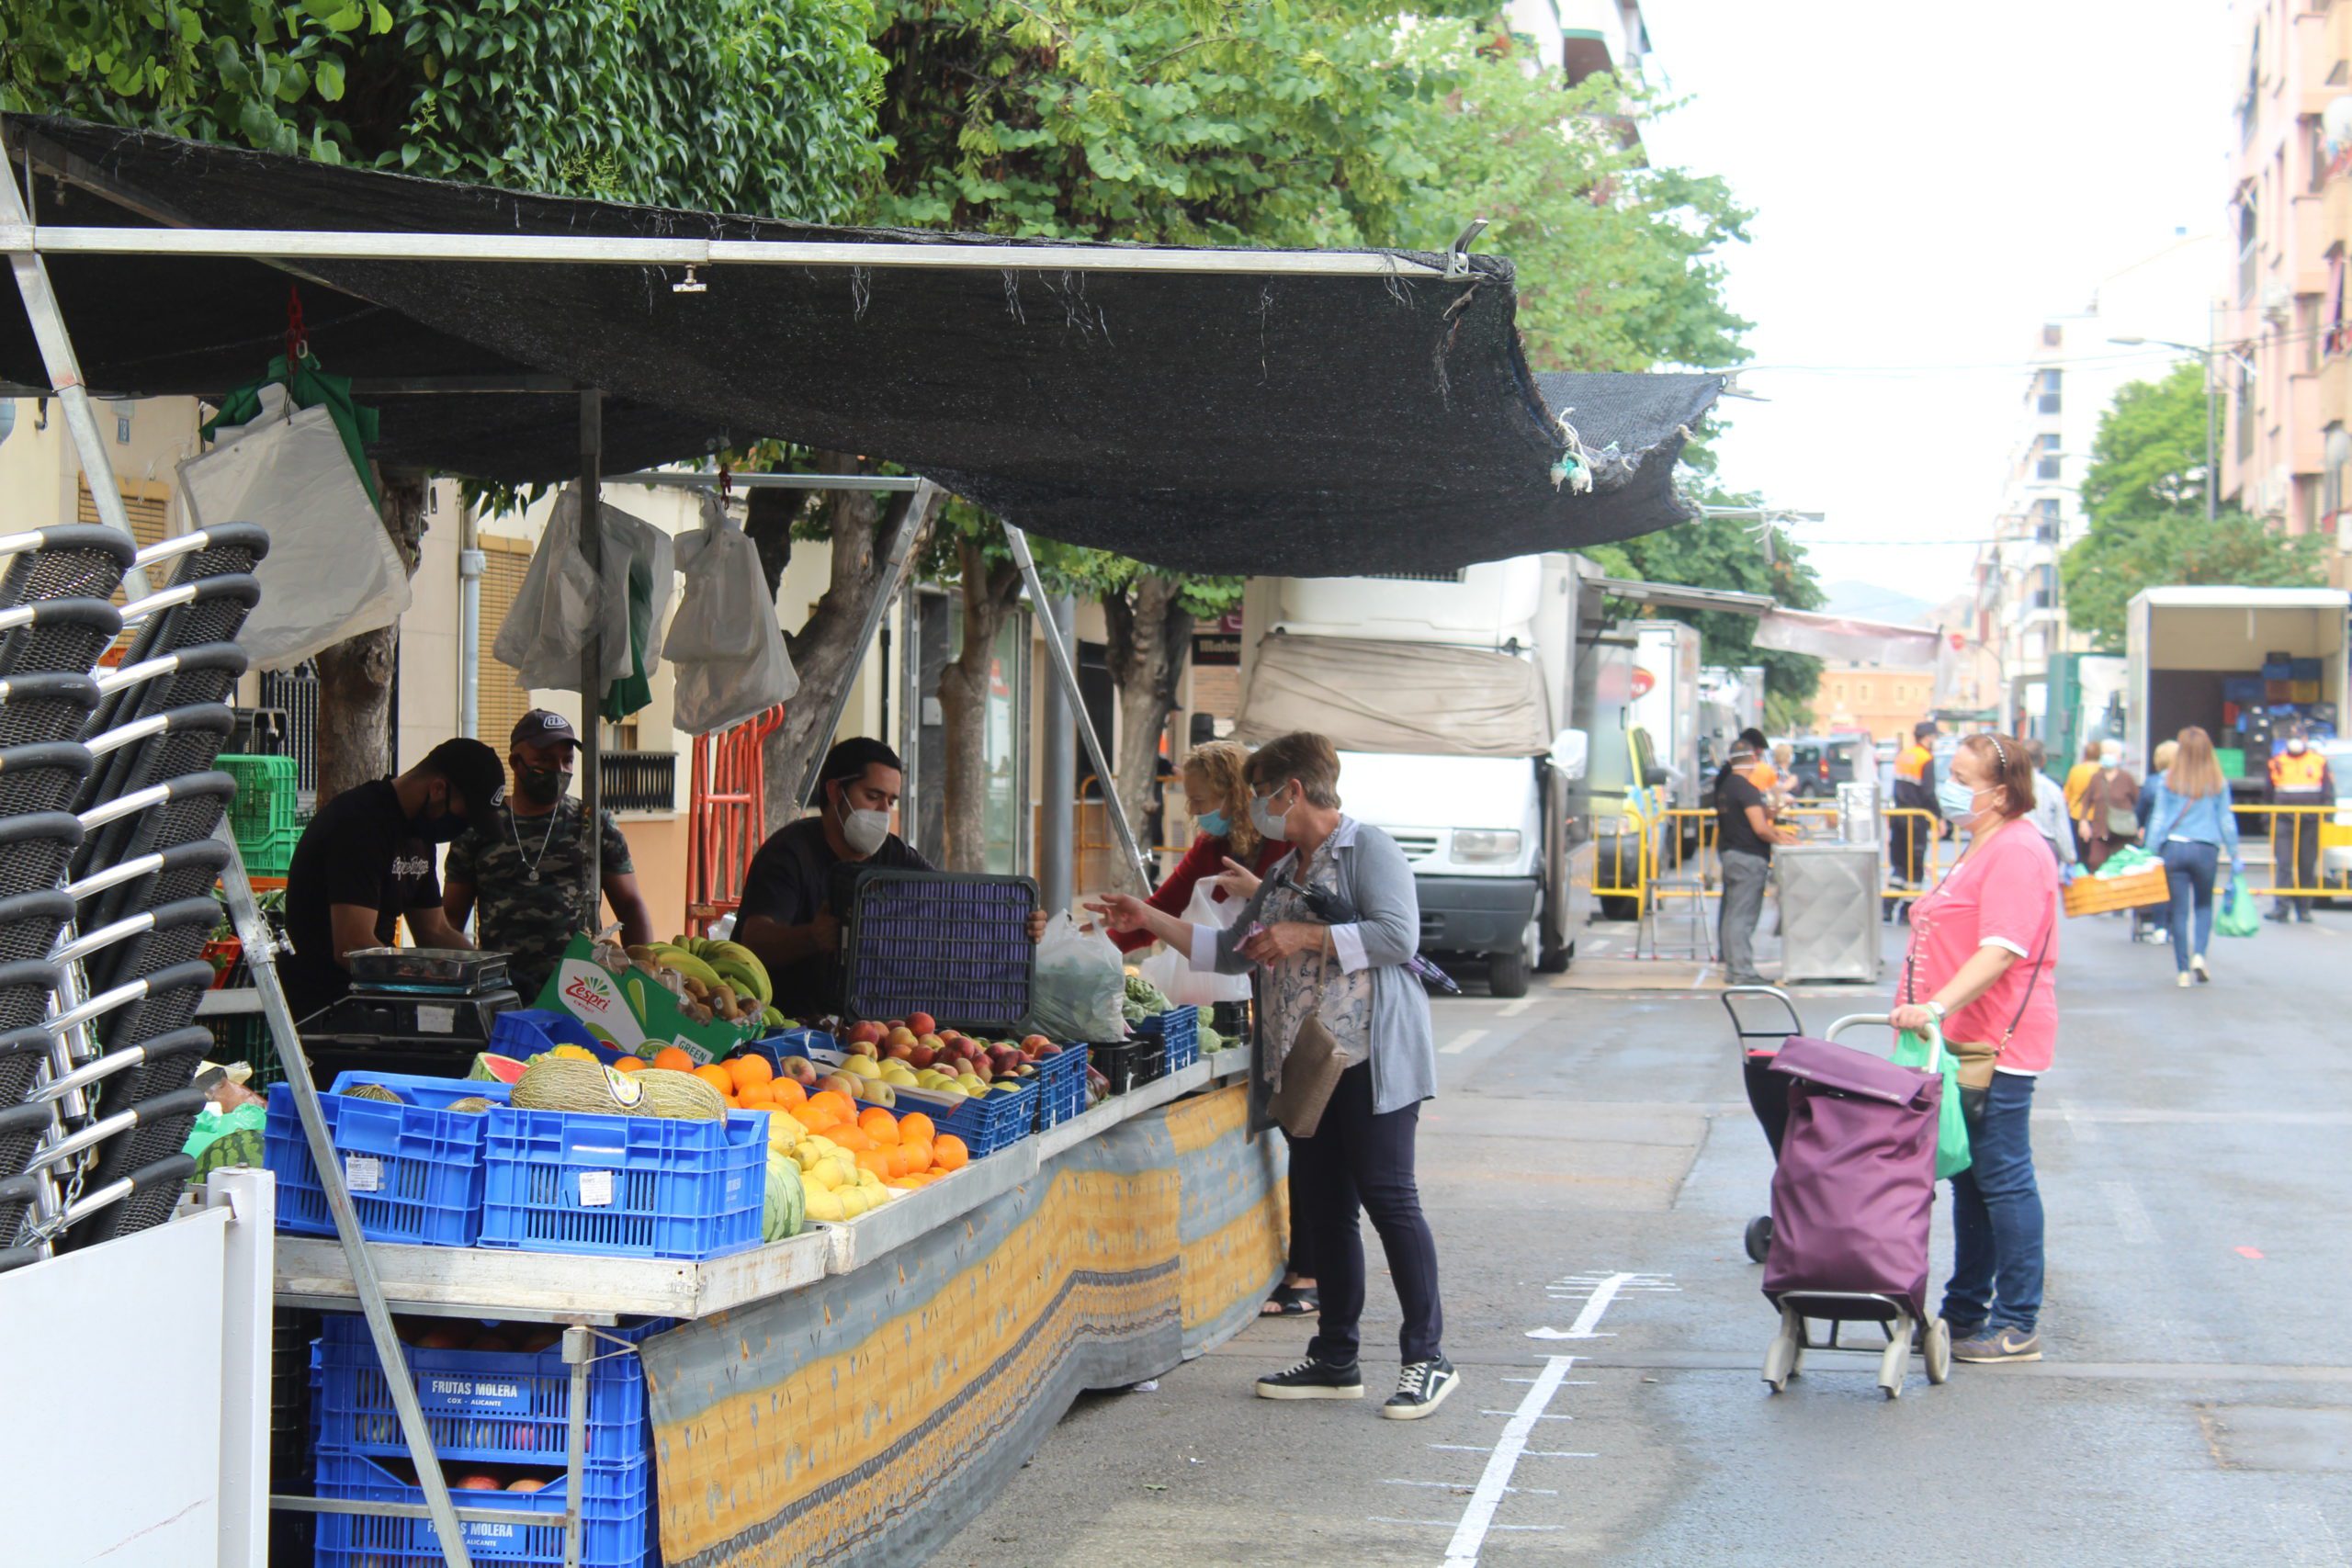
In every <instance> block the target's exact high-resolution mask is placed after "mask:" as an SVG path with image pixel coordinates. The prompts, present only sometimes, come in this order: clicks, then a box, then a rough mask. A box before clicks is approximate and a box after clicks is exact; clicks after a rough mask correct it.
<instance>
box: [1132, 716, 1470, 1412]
mask: <svg viewBox="0 0 2352 1568" xmlns="http://www.w3.org/2000/svg"><path fill="white" fill-rule="evenodd" d="M1249 782H1250V821H1251V823H1252V824H1253V825H1254V826H1255V827H1256V828H1257V829H1258V831H1259V833H1260V834H1261V836H1262V837H1265V838H1268V839H1275V840H1281V841H1282V842H1283V843H1286V844H1289V845H1290V846H1291V852H1290V853H1288V854H1287V855H1284V856H1283V858H1282V859H1281V860H1280V861H1277V862H1276V863H1274V866H1273V868H1272V870H1271V871H1269V872H1268V873H1267V874H1266V877H1265V880H1264V881H1263V882H1262V883H1261V884H1260V885H1259V887H1258V891H1257V892H1256V893H1255V894H1254V895H1252V896H1251V897H1250V902H1249V903H1248V904H1247V905H1246V906H1244V908H1242V911H1241V913H1240V914H1239V915H1238V916H1237V917H1235V919H1234V921H1233V923H1232V925H1231V926H1229V927H1227V928H1226V929H1224V930H1222V931H1220V930H1218V929H1216V928H1215V927H1212V926H1188V925H1186V924H1184V923H1183V922H1182V920H1179V919H1176V918H1175V917H1173V916H1171V915H1169V914H1167V913H1166V912H1164V911H1162V910H1159V909H1155V908H1152V907H1151V906H1150V905H1149V904H1148V903H1146V902H1145V901H1144V900H1143V899H1141V898H1137V897H1133V896H1131V895H1126V894H1109V895H1106V896H1105V897H1103V900H1102V902H1100V903H1097V904H1091V905H1089V906H1088V908H1091V909H1092V910H1093V911H1094V912H1095V913H1096V914H1098V915H1101V916H1102V917H1103V919H1105V921H1107V922H1108V923H1109V924H1110V925H1111V927H1112V928H1113V929H1114V930H1116V931H1138V930H1141V931H1150V932H1151V933H1152V934H1153V935H1154V936H1157V937H1158V938H1159V940H1160V941H1162V942H1166V943H1168V945H1169V946H1170V947H1172V948H1174V949H1176V950H1177V951H1178V952H1180V953H1184V954H1186V955H1187V956H1188V957H1189V958H1190V959H1191V960H1192V962H1193V967H1194V968H1196V969H1202V970H1208V969H1215V970H1216V971H1218V972H1220V973H1223V974H1227V975H1234V974H1240V973H1243V972H1245V971H1247V970H1248V969H1250V967H1251V966H1253V965H1254V966H1256V967H1257V968H1258V969H1259V971H1260V972H1261V984H1260V987H1259V996H1260V998H1261V1003H1262V1007H1261V1020H1260V1023H1259V1029H1258V1038H1257V1042H1256V1048H1257V1052H1258V1057H1257V1065H1258V1066H1261V1067H1262V1068H1263V1069H1264V1070H1263V1074H1262V1076H1263V1077H1264V1078H1265V1079H1266V1081H1268V1082H1269V1083H1272V1084H1273V1085H1274V1086H1275V1087H1276V1089H1277V1090H1278V1091H1279V1089H1280V1086H1281V1084H1282V1079H1283V1074H1284V1070H1285V1068H1284V1061H1285V1058H1286V1057H1287V1056H1288V1055H1291V1053H1292V1048H1293V1046H1294V1044H1295V1043H1298V1042H1299V1041H1300V1039H1301V1036H1302V1033H1306V1032H1313V1031H1316V1030H1317V1028H1318V1026H1319V1032H1321V1033H1323V1034H1325V1035H1328V1036H1329V1045H1330V1047H1331V1049H1330V1053H1329V1060H1330V1061H1336V1062H1338V1063H1340V1064H1343V1066H1342V1069H1341V1070H1340V1073H1339V1075H1338V1081H1337V1083H1336V1084H1335V1085H1334V1086H1333V1087H1332V1089H1331V1094H1330V1099H1329V1101H1328V1102H1327V1103H1326V1104H1325V1105H1324V1107H1323V1110H1322V1113H1321V1116H1320V1118H1319V1120H1317V1122H1315V1124H1314V1126H1313V1128H1312V1130H1302V1129H1300V1128H1296V1127H1294V1128H1291V1129H1290V1131H1291V1133H1292V1138H1291V1158H1292V1159H1293V1160H1294V1161H1295V1162H1296V1163H1297V1165H1298V1168H1299V1169H1298V1190H1299V1192H1300V1194H1301V1197H1302V1199H1303V1200H1304V1202H1305V1206H1306V1213H1305V1214H1304V1215H1297V1214H1295V1215H1293V1216H1292V1218H1291V1224H1292V1225H1293V1226H1294V1228H1296V1227H1300V1226H1304V1227H1305V1228H1306V1232H1307V1238H1306V1239H1307V1245H1308V1250H1309V1252H1310V1253H1311V1254H1312V1256H1313V1257H1314V1258H1315V1263H1316V1269H1317V1276H1318V1281H1319V1283H1320V1284H1321V1286H1322V1307H1321V1314H1320V1317H1319V1330H1318V1332H1317V1334H1316V1336H1315V1337H1314V1338H1313V1339H1312V1340H1310V1341H1309V1342H1308V1344H1307V1347H1306V1359H1305V1360H1303V1361H1301V1362H1299V1363H1298V1364H1297V1365H1296V1366H1295V1367H1291V1368H1289V1369H1287V1370H1286V1371H1280V1372H1276V1373H1273V1374H1272V1375H1270V1376H1267V1377H1263V1378H1261V1379H1259V1380H1258V1393H1259V1395H1260V1396H1261V1397H1262V1398H1266V1399H1361V1398H1362V1397H1363V1369H1362V1367H1361V1365H1360V1364H1359V1361H1358V1358H1357V1341H1358V1337H1359V1336H1358V1328H1359V1325H1360V1322H1361V1320H1362V1318H1363V1298H1364V1258H1363V1229H1362V1227H1361V1224H1360V1223H1359V1219H1358V1215H1359V1213H1360V1212H1363V1211H1369V1212H1370V1213H1371V1215H1372V1224H1373V1228H1374V1229H1375V1230H1377V1231H1378V1232H1379V1233H1380V1244H1381V1247H1382V1249H1383V1250H1384V1251H1385V1252H1386V1254H1387V1256H1388V1273H1389V1277H1390V1279H1391V1280H1393V1281H1394V1283H1395V1284H1396V1287H1397V1304H1398V1306H1400V1307H1401V1308H1402V1309H1403V1311H1404V1319H1405V1323H1404V1329H1403V1332H1402V1334H1401V1336H1400V1337H1399V1345H1398V1348H1399V1350H1400V1351H1401V1353H1402V1359H1403V1362H1404V1367H1403V1371H1402V1372H1401V1374H1400V1375H1399V1377H1398V1379H1397V1392H1396V1393H1395V1394H1393V1395H1391V1396H1390V1398H1389V1400H1388V1403H1387V1404H1385V1405H1384V1406H1382V1408H1381V1412H1380V1413H1381V1414H1382V1415H1383V1416H1388V1417H1390V1418H1392V1419H1395V1420H1400V1421H1410V1420H1415V1419H1418V1418H1419V1417H1420V1416H1427V1415H1429V1414H1430V1413H1431V1412H1432V1411H1434V1410H1436V1409H1437V1407H1438V1406H1439V1405H1440V1404H1443V1403H1444V1402H1445V1400H1446V1398H1447V1396H1448V1395H1450V1394H1451V1393H1453V1391H1454V1389H1455V1388H1456V1387H1458V1386H1459V1385H1460V1383H1461V1376H1460V1374H1459V1373H1457V1372H1456V1371H1454V1370H1453V1363H1452V1362H1451V1361H1449V1360H1447V1359H1445V1352H1444V1350H1443V1348H1442V1346H1441V1343H1440V1341H1441V1338H1442V1334H1443V1329H1444V1316H1443V1313H1442V1309H1441V1307H1440V1305H1439V1302H1438V1284H1437V1243H1436V1240H1435V1238H1433V1237H1432V1236H1431V1235H1430V1226H1429V1221H1428V1220H1427V1219H1425V1218H1424V1217H1423V1216H1422V1213H1421V1198H1420V1190H1419V1187H1418V1185H1417V1184H1416V1182H1415V1179H1414V1175H1413V1162H1414V1143H1415V1140H1416V1137H1417V1136H1418V1134H1419V1129H1420V1115H1421V1109H1420V1108H1421V1101H1423V1100H1428V1099H1430V1097H1431V1096H1433V1095H1434V1094H1436V1092H1437V1048H1436V1044H1435V1042H1434V1041H1433V1040H1432V1038H1431V1036H1430V1003H1429V995H1428V993H1427V992H1426V991H1424V990H1422V988H1421V984H1420V982H1419V980H1418V979H1416V978H1414V976H1413V975H1412V973H1411V971H1410V970H1408V968H1407V967H1406V965H1407V964H1408V963H1409V962H1410V961H1411V959H1412V958H1413V956H1414V954H1415V953H1416V952H1417V951H1418V949H1419V943H1420V931H1421V915H1420V901H1419V897H1417V895H1416V894H1415V892H1414V888H1413V873H1412V869H1411V867H1410V866H1409V865H1408V864H1407V863H1406V860H1405V853H1404V852H1403V851H1402V850H1400V849H1398V848H1397V841H1396V840H1393V839H1391V838H1390V837H1389V836H1388V835H1387V834H1385V833H1384V832H1382V831H1381V830H1380V829H1377V828H1374V827H1372V826H1370V825H1369V824H1366V823H1362V822H1358V821H1357V820H1356V819H1355V818H1352V817H1350V816H1347V815H1346V814H1345V813H1344V812H1342V811H1341V810H1340V759H1339V754H1338V752H1337V751H1336V750H1333V748H1332V746H1331V743H1330V741H1329V740H1328V739H1325V738H1324V737H1322V736H1320V735H1311V734H1306V733H1300V734H1293V735H1285V736H1283V737H1282V738H1281V739H1278V740H1273V741H1270V742H1268V743H1267V744H1266V745H1265V746H1264V747H1262V748H1261V749H1260V750H1258V751H1257V752H1256V753H1255V754H1254V755H1252V756H1251V757H1250V768H1249ZM1317 1045H1318V1046H1319V1042H1317ZM1314 1055H1320V1051H1319V1049H1317V1050H1316V1051H1314V1052H1312V1053H1310V1055H1309V1058H1308V1059H1312V1058H1313V1056H1314Z"/></svg>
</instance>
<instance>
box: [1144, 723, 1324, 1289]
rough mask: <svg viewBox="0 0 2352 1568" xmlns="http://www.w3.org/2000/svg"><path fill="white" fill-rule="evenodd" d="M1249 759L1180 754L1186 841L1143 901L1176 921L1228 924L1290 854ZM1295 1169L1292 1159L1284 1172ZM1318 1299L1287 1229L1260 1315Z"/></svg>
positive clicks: (1311, 1270)
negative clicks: (1257, 804)
mask: <svg viewBox="0 0 2352 1568" xmlns="http://www.w3.org/2000/svg"><path fill="white" fill-rule="evenodd" d="M1249 765H1250V752H1249V750H1248V749H1247V748H1245V747H1241V746H1238V745H1236V744H1235V743H1233V742H1232V741H1230V740H1212V741H1210V742H1209V743H1208V744H1207V745H1205V746H1195V747H1193V750H1192V751H1191V753H1190V754H1189V755H1187V756H1186V757H1185V759H1184V766H1183V768H1182V771H1181V773H1180V774H1179V777H1180V778H1181V780H1182V783H1183V786H1184V813H1185V815H1186V816H1188V817H1190V818H1192V819H1193V842H1192V846H1191V848H1189V849H1187V850H1186V851H1185V852H1184V858H1183V859H1182V860H1181V861H1179V862H1177V863H1176V869H1175V870H1174V871H1171V872H1170V873H1169V874H1168V880H1167V881H1165V882H1163V883H1161V884H1160V885H1159V890H1158V891H1157V892H1155V893H1153V894H1152V896H1151V897H1150V899H1149V900H1148V902H1149V903H1150V905H1151V907H1152V908H1155V909H1158V910H1159V911H1160V912H1162V913H1163V914H1166V915H1168V916H1170V917H1171V918H1173V919H1180V920H1191V919H1209V920H1213V921H1216V923H1218V924H1227V923H1229V922H1230V916H1231V914H1232V912H1234V911H1238V909H1239V908H1241V906H1242V905H1243V904H1244V903H1245V902H1247V901H1248V899H1249V898H1250V895H1251V894H1254V893H1255V892H1257V891H1258V882H1259V879H1260V878H1261V877H1262V876H1263V875H1264V874H1266V873H1267V872H1268V871H1269V870H1271V869H1272V867H1273V864H1274V863H1275V862H1276V861H1279V860H1281V859H1282V858H1283V856H1284V855H1286V854H1288V853H1290V846H1289V845H1288V844H1286V843H1284V842H1283V840H1282V836H1281V832H1280V829H1279V828H1277V829H1276V831H1275V832H1274V833H1273V834H1272V835H1271V836H1269V835H1268V834H1266V833H1264V832H1261V830H1260V829H1259V827H1258V825H1257V823H1256V822H1255V821H1253V820H1252V814H1251V811H1250V805H1251V799H1252V797H1251V795H1250V785H1249V783H1248V782H1247V777H1246V770H1247V769H1248V768H1249ZM1111 941H1112V942H1114V943H1115V944H1116V945H1117V947H1118V949H1119V951H1120V952H1122V953H1134V952H1136V950H1138V949H1140V948H1146V947H1149V946H1150V945H1151V943H1152V934H1151V932H1149V931H1140V930H1138V931H1113V932H1112V933H1111ZM1291 1169H1292V1171H1293V1172H1294V1173H1295V1172H1296V1170H1297V1165H1296V1163H1295V1162H1294V1163H1293V1165H1292V1167H1291ZM1290 1206H1291V1213H1298V1212H1299V1198H1298V1194H1297V1193H1295V1192H1294V1193H1292V1195H1291V1205H1290ZM1321 1304H1322V1303H1321V1300H1320V1298H1319V1297H1318V1295H1317V1291H1316V1285H1315V1265H1314V1263H1313V1261H1312V1260H1311V1259H1310V1258H1308V1256H1307V1250H1306V1242H1305V1239H1304V1237H1303V1236H1302V1235H1300V1234H1299V1232H1298V1231H1297V1230H1296V1229H1294V1230H1293V1231H1292V1233H1291V1247H1290V1258H1289V1266H1288V1267H1287V1268H1286V1269H1284V1270H1283V1282H1282V1285H1281V1286H1280V1288H1278V1289H1277V1290H1276V1291H1275V1292H1274V1293H1273V1294H1272V1296H1270V1297H1268V1298H1267V1300H1266V1303H1265V1306H1264V1309H1263V1310H1264V1315H1266V1316H1268V1317H1305V1316H1309V1315H1311V1314H1314V1313H1316V1312H1317V1311H1319V1310H1320V1309H1321Z"/></svg>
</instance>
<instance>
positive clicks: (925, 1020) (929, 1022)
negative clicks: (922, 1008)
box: [907, 1012, 939, 1034]
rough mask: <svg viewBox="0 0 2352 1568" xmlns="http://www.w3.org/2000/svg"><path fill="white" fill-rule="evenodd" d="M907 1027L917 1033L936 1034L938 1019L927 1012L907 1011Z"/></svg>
mask: <svg viewBox="0 0 2352 1568" xmlns="http://www.w3.org/2000/svg"><path fill="white" fill-rule="evenodd" d="M907 1027H908V1028H909V1029H911V1030H913V1031H914V1032H916V1033H917V1034H936V1033H938V1032H939V1021H938V1020H937V1019H935V1018H933V1017H932V1016H931V1014H929V1013H927V1012H916V1013H909V1014H908V1015H907Z"/></svg>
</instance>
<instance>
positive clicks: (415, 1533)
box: [312, 1447, 659, 1568]
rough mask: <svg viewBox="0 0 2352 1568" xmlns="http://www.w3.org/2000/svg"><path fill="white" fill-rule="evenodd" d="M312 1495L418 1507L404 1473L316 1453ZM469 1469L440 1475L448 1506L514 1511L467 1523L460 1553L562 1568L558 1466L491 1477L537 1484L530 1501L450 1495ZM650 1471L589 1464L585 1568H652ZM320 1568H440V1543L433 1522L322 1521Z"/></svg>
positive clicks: (452, 1468) (449, 1468) (583, 1492)
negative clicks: (510, 1518) (511, 1516)
mask: <svg viewBox="0 0 2352 1568" xmlns="http://www.w3.org/2000/svg"><path fill="white" fill-rule="evenodd" d="M318 1459H319V1481H318V1495H320V1496H321V1497H328V1498H335V1499H339V1500H341V1501H345V1502H373V1503H411V1504H416V1505H420V1506H421V1505H422V1504H423V1503H424V1487H422V1486H419V1485H416V1484H415V1483H413V1480H412V1479H411V1477H410V1472H409V1470H408V1467H407V1466H406V1465H400V1466H398V1467H396V1468H395V1467H388V1466H386V1465H385V1464H383V1463H381V1462H380V1461H377V1460H374V1459H371V1458H369V1457H368V1455H366V1454H355V1453H346V1452H343V1451H341V1450H335V1449H332V1448H323V1447H322V1448H321V1449H320V1450H319V1455H318ZM471 1468H472V1467H470V1466H468V1465H465V1464H462V1463H458V1464H449V1465H445V1466H443V1469H442V1473H443V1475H444V1476H445V1477H446V1478H447V1479H448V1480H449V1481H450V1482H451V1483H453V1486H452V1490H451V1494H450V1500H451V1501H452V1502H454V1503H456V1504H457V1505H458V1506H459V1507H464V1508H512V1509H513V1510H514V1511H515V1522H514V1523H512V1524H507V1523H505V1522H504V1521H503V1520H489V1519H481V1520H468V1521H467V1522H466V1523H465V1524H463V1525H461V1526H460V1527H459V1528H460V1529H463V1530H464V1531H465V1537H466V1551H467V1553H468V1554H469V1556H471V1557H472V1558H473V1560H474V1561H475V1562H512V1563H520V1564H529V1565H531V1568H540V1565H545V1568H559V1565H560V1564H561V1562H563V1510H564V1485H563V1465H562V1461H561V1460H560V1458H559V1459H558V1460H557V1461H555V1462H554V1463H553V1464H552V1465H547V1464H534V1465H529V1466H526V1467H522V1468H518V1469H511V1470H510V1469H502V1470H499V1471H497V1472H488V1473H492V1478H493V1479H495V1480H499V1481H501V1482H502V1483H503V1482H506V1481H511V1480H514V1479H516V1478H520V1477H524V1476H528V1477H529V1478H531V1479H534V1480H539V1481H544V1482H545V1483H546V1484H545V1485H544V1486H543V1487H542V1488H541V1489H540V1490H538V1491H537V1492H506V1491H496V1492H492V1491H474V1490H465V1491H459V1490H457V1489H456V1488H455V1486H454V1483H455V1482H456V1481H457V1480H458V1477H459V1476H460V1475H462V1474H463V1473H465V1472H468V1471H469V1469H471ZM652 1483H653V1467H652V1465H651V1464H650V1462H649V1461H645V1460H642V1459H640V1460H639V1461H636V1462H635V1463H632V1464H619V1465H616V1464H591V1465H589V1466H588V1467H587V1468H586V1469H584V1470H583V1471H582V1472H581V1476H580V1516H581V1517H580V1561H581V1563H582V1568H650V1564H652V1563H654V1562H658V1561H659V1559H658V1556H657V1554H656V1551H655V1545H654V1536H653V1519H654V1511H653V1484H652ZM318 1519H319V1533H318V1549H317V1554H316V1556H315V1557H314V1558H313V1560H312V1561H313V1562H315V1563H316V1564H317V1568H411V1565H413V1568H441V1564H442V1563H444V1562H446V1561H447V1559H446V1558H445V1557H444V1556H443V1555H442V1552H441V1534H440V1532H439V1531H438V1530H437V1529H435V1528H434V1525H433V1521H432V1520H430V1519H400V1518H379V1517H372V1516H369V1515H363V1514H321V1515H320V1516H318Z"/></svg>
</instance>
